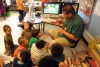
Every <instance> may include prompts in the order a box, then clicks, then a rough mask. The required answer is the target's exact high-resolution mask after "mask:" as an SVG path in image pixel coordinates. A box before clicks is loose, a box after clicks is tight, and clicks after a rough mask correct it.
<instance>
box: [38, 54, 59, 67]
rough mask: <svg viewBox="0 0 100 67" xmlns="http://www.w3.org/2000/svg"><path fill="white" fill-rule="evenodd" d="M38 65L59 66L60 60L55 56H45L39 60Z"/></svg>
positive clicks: (45, 66) (46, 66)
mask: <svg viewBox="0 0 100 67" xmlns="http://www.w3.org/2000/svg"><path fill="white" fill-rule="evenodd" d="M38 67H58V62H57V60H56V59H55V58H54V57H53V56H45V57H43V58H42V59H40V61H39V62H38Z"/></svg>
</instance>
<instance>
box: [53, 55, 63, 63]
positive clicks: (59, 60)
mask: <svg viewBox="0 0 100 67" xmlns="http://www.w3.org/2000/svg"><path fill="white" fill-rule="evenodd" d="M55 58H56V60H57V62H58V63H60V62H64V60H65V55H64V54H62V55H61V56H60V57H55Z"/></svg>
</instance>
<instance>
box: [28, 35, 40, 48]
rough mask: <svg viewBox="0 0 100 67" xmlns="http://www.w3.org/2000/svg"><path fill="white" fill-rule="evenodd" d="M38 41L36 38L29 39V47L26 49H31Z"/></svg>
mask: <svg viewBox="0 0 100 67" xmlns="http://www.w3.org/2000/svg"><path fill="white" fill-rule="evenodd" d="M38 40H39V39H38V38H36V37H31V39H30V40H29V46H28V48H29V49H31V47H32V45H33V44H34V43H36V42H37V41H38Z"/></svg>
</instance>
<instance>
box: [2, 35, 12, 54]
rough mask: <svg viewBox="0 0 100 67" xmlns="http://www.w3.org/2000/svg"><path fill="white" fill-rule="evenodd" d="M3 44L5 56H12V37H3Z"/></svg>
mask: <svg viewBox="0 0 100 67" xmlns="http://www.w3.org/2000/svg"><path fill="white" fill-rule="evenodd" d="M4 43H5V49H6V52H5V54H6V55H10V54H13V52H14V50H13V48H14V43H13V39H12V35H9V36H7V35H5V36H4Z"/></svg>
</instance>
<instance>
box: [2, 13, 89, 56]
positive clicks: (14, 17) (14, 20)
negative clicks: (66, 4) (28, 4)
mask: <svg viewBox="0 0 100 67" xmlns="http://www.w3.org/2000/svg"><path fill="white" fill-rule="evenodd" d="M18 23H19V21H18V13H17V12H11V16H10V17H8V18H6V20H3V19H1V18H0V52H2V53H3V52H4V50H5V47H4V32H3V26H4V25H5V24H8V25H10V26H11V28H12V36H13V41H14V43H15V44H18V42H17V41H18V38H19V36H20V35H21V32H22V29H21V28H19V27H17V25H18ZM54 28H57V27H56V26H53V25H49V24H46V25H45V32H44V34H43V39H44V40H46V41H48V42H49V41H51V38H50V37H49V36H48V34H47V32H48V30H50V29H54ZM76 50H77V51H85V50H87V46H86V45H85V43H84V42H83V41H82V40H80V41H79V43H78V46H77V47H76ZM64 53H65V54H66V56H70V57H72V54H71V51H70V48H68V47H65V51H64Z"/></svg>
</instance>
